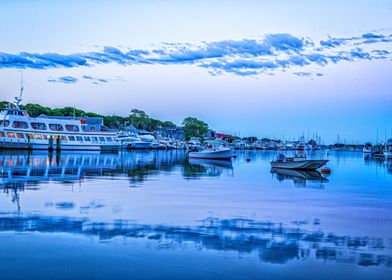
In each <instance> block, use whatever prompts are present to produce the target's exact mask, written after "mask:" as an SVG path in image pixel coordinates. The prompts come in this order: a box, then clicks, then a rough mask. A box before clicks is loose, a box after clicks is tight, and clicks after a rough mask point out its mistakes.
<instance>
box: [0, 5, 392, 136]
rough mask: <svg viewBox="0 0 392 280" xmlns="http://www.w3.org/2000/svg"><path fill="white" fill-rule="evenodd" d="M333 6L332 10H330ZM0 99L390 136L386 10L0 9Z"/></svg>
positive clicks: (268, 129)
mask: <svg viewBox="0 0 392 280" xmlns="http://www.w3.org/2000/svg"><path fill="white" fill-rule="evenodd" d="M342 2H344V3H342ZM0 7H1V10H2V17H1V18H0V34H2V39H1V40H0V79H1V81H2V83H1V86H0V93H1V96H2V99H6V100H9V99H11V98H12V96H14V95H15V94H16V93H17V91H18V87H19V77H20V71H23V73H24V77H25V88H26V89H25V102H38V103H41V104H44V105H48V106H66V105H75V106H77V107H80V108H84V109H86V110H90V111H96V112H100V113H104V114H120V115H125V114H127V113H128V112H129V110H130V109H132V108H139V109H142V110H145V111H146V112H147V113H148V114H150V115H152V116H154V117H157V118H160V119H165V120H166V119H168V120H173V121H174V122H176V123H181V121H182V119H183V118H184V117H186V116H189V115H192V116H196V117H199V118H202V119H203V120H205V121H207V122H208V123H209V124H210V126H211V127H212V128H214V129H216V130H218V131H222V132H226V133H236V134H237V135H241V136H245V135H256V136H259V137H264V136H267V137H273V136H275V137H285V138H286V139H293V138H296V137H298V136H299V135H301V134H302V133H303V132H304V133H305V136H306V135H307V134H308V131H309V134H310V135H312V134H313V133H316V132H317V133H318V135H320V136H321V137H322V138H323V139H324V140H325V141H326V142H333V141H335V140H336V137H337V134H339V135H340V137H341V139H346V140H347V141H367V140H373V141H374V140H376V135H377V129H378V130H379V138H383V137H384V136H385V134H387V136H392V92H391V89H392V76H391V75H392V74H391V73H392V2H391V1H370V0H369V1H133V2H132V1H34V0H32V1H27V0H26V1H2V2H1V3H0Z"/></svg>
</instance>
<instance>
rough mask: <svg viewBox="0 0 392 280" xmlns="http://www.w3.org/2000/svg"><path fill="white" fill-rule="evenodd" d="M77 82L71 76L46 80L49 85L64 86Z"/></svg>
mask: <svg viewBox="0 0 392 280" xmlns="http://www.w3.org/2000/svg"><path fill="white" fill-rule="evenodd" d="M78 81H79V80H78V79H77V78H75V77H72V76H63V77H59V78H57V79H56V78H52V77H49V78H48V82H51V83H56V82H57V83H64V84H76V83H77V82H78Z"/></svg>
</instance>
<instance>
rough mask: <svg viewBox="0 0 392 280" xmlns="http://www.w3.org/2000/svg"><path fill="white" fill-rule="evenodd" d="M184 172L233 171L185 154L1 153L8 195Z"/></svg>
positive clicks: (0, 172) (0, 173)
mask: <svg viewBox="0 0 392 280" xmlns="http://www.w3.org/2000/svg"><path fill="white" fill-rule="evenodd" d="M176 169H177V170H178V171H182V175H183V177H184V178H186V179H188V178H198V177H202V176H220V175H221V174H222V173H223V172H224V171H232V170H233V166H232V164H231V162H230V161H215V160H198V159H192V160H190V161H189V162H188V159H187V158H186V154H185V152H182V151H130V152H124V153H119V154H110V153H98V152H86V153H72V152H67V153H27V152H26V153H2V154H0V188H4V189H5V191H7V192H15V191H16V190H24V189H25V188H28V189H34V187H35V186H37V185H39V184H40V183H41V182H53V181H54V182H61V183H63V184H72V183H75V182H78V183H82V182H83V181H85V180H91V179H95V178H98V177H100V178H105V177H106V178H109V179H113V178H117V179H126V180H128V181H129V182H130V185H131V186H138V185H140V184H141V183H142V182H144V181H145V180H148V178H149V177H151V176H154V175H158V174H161V173H162V172H172V171H175V170H176Z"/></svg>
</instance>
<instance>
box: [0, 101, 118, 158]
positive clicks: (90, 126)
mask: <svg viewBox="0 0 392 280" xmlns="http://www.w3.org/2000/svg"><path fill="white" fill-rule="evenodd" d="M21 100H22V99H21V96H20V97H18V98H16V103H15V108H7V109H4V110H2V111H1V113H0V149H39V150H53V149H57V150H93V151H101V150H117V149H118V147H119V143H118V141H117V139H116V138H117V135H116V132H115V131H113V130H109V129H106V128H105V127H104V126H103V121H102V120H99V119H100V118H88V117H82V118H80V117H79V118H75V117H63V116H62V117H55V116H54V117H52V116H46V115H41V116H39V117H36V118H34V117H30V116H29V114H28V113H27V111H25V110H21V109H20V107H19V103H20V102H21Z"/></svg>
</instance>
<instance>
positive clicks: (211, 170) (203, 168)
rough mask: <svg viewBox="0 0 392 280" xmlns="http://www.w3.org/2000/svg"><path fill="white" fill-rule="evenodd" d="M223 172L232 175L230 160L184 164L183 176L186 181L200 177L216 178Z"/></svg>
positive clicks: (195, 160)
mask: <svg viewBox="0 0 392 280" xmlns="http://www.w3.org/2000/svg"><path fill="white" fill-rule="evenodd" d="M224 172H226V174H228V175H233V174H234V173H233V163H232V162H231V161H230V160H213V159H195V158H190V159H189V160H188V161H185V162H184V167H183V176H184V177H185V178H187V179H194V178H200V176H201V175H204V176H210V177H216V176H221V175H222V174H223V173H224Z"/></svg>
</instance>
